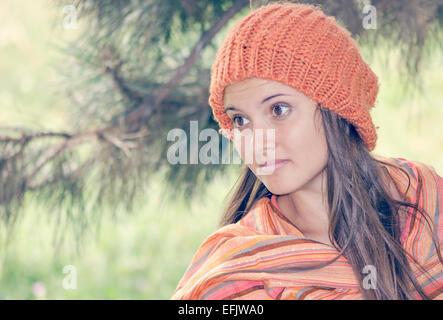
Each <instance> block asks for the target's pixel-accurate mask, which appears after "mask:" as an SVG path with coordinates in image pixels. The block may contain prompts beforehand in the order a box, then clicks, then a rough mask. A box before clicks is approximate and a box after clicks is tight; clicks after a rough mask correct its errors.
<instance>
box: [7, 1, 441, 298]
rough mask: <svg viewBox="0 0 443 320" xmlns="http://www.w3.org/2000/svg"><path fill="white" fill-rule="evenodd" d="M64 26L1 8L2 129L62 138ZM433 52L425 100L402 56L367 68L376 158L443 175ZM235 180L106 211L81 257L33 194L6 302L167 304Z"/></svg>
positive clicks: (65, 119) (47, 15)
mask: <svg viewBox="0 0 443 320" xmlns="http://www.w3.org/2000/svg"><path fill="white" fill-rule="evenodd" d="M54 17H55V19H54ZM57 17H59V20H57ZM62 19H63V12H62V11H61V10H60V8H54V7H53V6H51V4H50V3H47V2H45V1H26V4H24V2H23V1H13V0H3V1H1V2H0V25H1V28H0V126H7V125H8V126H23V127H26V126H31V127H33V128H42V129H43V128H44V129H54V130H56V129H60V128H63V127H64V126H65V125H66V124H67V123H69V121H70V119H69V109H68V107H67V105H68V104H67V103H65V102H66V101H65V97H64V96H63V93H62V92H59V91H58V90H57V83H58V82H57V80H58V78H57V68H55V66H54V64H55V63H54V62H56V61H57V62H60V59H63V57H62V56H60V55H59V54H58V51H57V49H56V46H55V45H54V44H57V43H65V42H67V41H70V40H72V39H73V38H75V36H76V33H77V32H79V30H76V29H69V30H67V29H63V28H62ZM54 21H55V22H54ZM57 21H59V23H57ZM80 28H81V26H80ZM362 52H363V54H364V55H366V51H365V50H364V48H363V49H362ZM431 53H432V55H431V58H429V59H427V60H426V61H425V65H424V67H423V71H422V84H423V95H420V94H417V93H415V94H411V91H410V90H406V91H405V90H404V88H403V87H402V86H401V85H400V80H401V79H399V76H398V72H397V71H398V70H397V69H396V68H397V66H396V64H395V63H394V62H395V60H396V59H397V58H398V54H399V53H398V52H395V51H390V52H388V51H387V50H383V49H382V48H380V49H378V50H376V52H375V55H374V57H373V58H372V60H371V61H370V64H371V66H372V67H373V69H374V71H375V72H376V74H377V75H378V76H379V78H380V83H381V88H380V95H379V97H378V103H377V105H376V107H375V108H374V109H373V110H372V115H373V119H374V123H375V125H376V126H379V127H380V129H379V130H378V141H377V147H376V149H375V150H374V153H376V154H380V155H383V156H393V157H403V158H406V159H410V160H418V161H421V162H424V163H427V164H430V165H432V166H433V167H434V168H435V169H436V170H437V172H438V173H439V175H442V174H443V161H442V159H443V134H442V123H443V108H442V101H443V72H442V71H443V70H442V66H443V63H442V62H443V54H442V52H441V51H440V50H438V49H435V50H434V49H433V50H431ZM388 54H389V55H392V56H391V58H390V59H389V62H388V63H386V62H385V61H386V59H385V58H386V55H388ZM393 61H394V62H393ZM165 143H166V138H165ZM235 180H236V172H235V170H232V172H229V171H228V173H225V175H224V176H223V177H219V178H217V179H216V180H215V181H214V182H213V183H211V184H210V185H209V186H208V187H207V189H208V194H209V195H210V196H206V197H198V196H197V197H195V198H193V199H192V200H189V202H190V204H189V203H188V204H186V203H185V201H186V200H176V201H173V202H171V201H168V202H165V201H162V199H163V197H162V192H161V191H160V190H161V189H160V186H161V185H162V183H163V182H162V180H161V178H158V182H157V185H158V186H159V188H155V187H152V188H150V189H149V190H147V191H146V192H149V194H150V198H149V201H146V200H145V199H144V198H143V197H141V198H140V199H137V202H136V205H135V206H134V210H133V211H131V212H130V213H126V212H112V214H109V212H106V211H107V210H108V211H112V209H111V208H103V214H102V216H103V220H102V221H101V223H100V224H99V228H94V229H91V230H89V231H88V232H87V234H86V235H85V240H84V241H83V242H82V247H81V250H80V251H78V250H77V247H76V246H75V245H74V244H73V241H72V239H73V238H74V237H75V236H76V234H75V232H74V231H71V233H70V234H69V236H68V237H67V238H66V240H65V241H64V242H63V243H62V244H60V245H59V246H58V247H57V248H55V247H54V240H53V230H54V225H55V224H56V223H63V221H62V222H57V212H54V213H53V214H52V213H49V214H48V212H47V211H48V210H49V209H48V207H47V206H45V202H44V201H39V200H37V199H36V198H33V197H32V195H26V197H25V204H24V208H25V212H24V213H25V214H24V215H21V216H20V217H19V220H18V223H17V225H16V228H15V229H14V233H13V235H12V238H11V241H10V243H9V244H8V246H7V247H6V245H5V233H6V230H3V229H0V231H1V232H0V234H1V238H0V241H1V247H0V250H1V256H2V264H1V266H0V299H169V297H170V296H171V294H172V292H173V290H174V289H175V287H176V285H177V283H178V281H179V280H180V278H181V276H182V275H183V274H184V272H185V269H186V267H187V265H188V264H189V262H190V260H191V258H192V256H193V254H194V253H195V251H196V249H197V248H198V246H199V244H200V243H201V242H202V241H203V240H204V239H205V238H206V237H207V236H208V235H209V234H211V233H212V232H213V231H215V230H216V227H217V223H218V219H219V217H220V214H221V211H222V208H223V205H224V198H225V196H226V195H227V193H228V192H229V190H230V189H231V187H232V186H233V184H234V182H235ZM171 191H172V190H171ZM188 205H189V206H188ZM111 215H114V218H112V219H111V218H110V216H111ZM56 249H57V250H56ZM71 265H72V266H74V267H75V268H76V276H77V288H76V289H64V288H63V285H62V283H63V279H64V277H65V276H66V274H64V273H63V268H64V267H65V266H71Z"/></svg>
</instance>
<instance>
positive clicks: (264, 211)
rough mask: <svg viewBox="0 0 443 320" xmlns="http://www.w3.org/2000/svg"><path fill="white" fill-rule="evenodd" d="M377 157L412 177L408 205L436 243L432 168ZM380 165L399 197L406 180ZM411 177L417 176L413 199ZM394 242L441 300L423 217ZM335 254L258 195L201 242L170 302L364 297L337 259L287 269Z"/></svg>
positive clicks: (442, 203) (442, 192)
mask: <svg viewBox="0 0 443 320" xmlns="http://www.w3.org/2000/svg"><path fill="white" fill-rule="evenodd" d="M377 157H378V156H377ZM378 158H380V159H382V160H384V161H386V162H390V163H393V164H396V165H397V166H401V167H403V168H404V169H406V171H407V172H408V174H409V176H410V180H411V185H410V187H409V189H408V192H407V194H406V197H407V200H408V201H411V202H412V203H416V201H417V197H419V201H420V202H419V205H420V206H422V208H423V209H425V210H426V212H427V213H428V214H429V216H430V218H431V221H432V222H433V223H434V228H435V229H434V230H435V231H436V232H438V239H439V243H440V244H442V243H443V242H442V239H443V219H442V218H441V216H442V213H443V179H442V178H441V177H440V176H439V175H438V174H437V173H436V171H435V169H434V168H433V167H431V166H428V165H425V164H423V163H420V162H416V161H414V162H412V161H408V160H406V159H403V158H382V157H378ZM386 168H387V169H388V170H389V172H390V174H391V175H392V176H393V178H394V181H395V182H396V184H397V186H398V188H399V191H401V192H402V193H404V192H405V191H406V190H407V188H408V179H407V177H405V175H404V174H403V173H402V172H401V171H399V170H393V169H392V168H391V167H389V166H386ZM418 176H421V178H422V192H421V193H420V194H419V195H417V194H416V190H417V185H418V178H417V177H418ZM400 241H401V243H402V245H403V247H404V248H405V250H406V251H407V252H408V253H410V254H411V255H412V256H413V257H415V258H416V259H417V261H418V262H419V263H420V264H421V265H422V266H423V267H424V268H425V270H426V271H427V273H428V274H427V275H426V274H423V273H422V271H421V269H419V268H418V267H417V266H416V265H415V263H413V261H412V260H410V258H408V259H409V261H410V265H411V268H412V270H413V272H414V275H415V276H416V279H417V281H418V283H419V284H420V285H422V287H423V289H424V292H425V293H426V294H427V295H429V296H430V297H431V298H432V299H438V300H442V299H443V267H442V265H441V264H440V262H439V259H438V256H437V253H436V250H435V247H434V245H433V242H432V235H431V233H430V232H429V228H428V227H427V225H426V222H425V220H424V218H423V217H422V216H421V215H417V214H415V212H413V209H412V208H409V214H408V217H407V219H406V222H405V224H404V227H403V229H402V233H401V237H400ZM337 255H338V251H337V249H335V248H334V247H331V246H329V245H327V244H324V243H320V242H317V241H314V240H310V239H307V238H305V237H303V234H302V233H301V232H300V230H298V229H297V228H296V227H295V226H294V225H293V224H292V223H291V222H290V221H289V220H288V219H287V218H286V217H285V216H284V215H283V214H282V212H281V211H280V210H279V208H278V206H277V203H276V196H275V195H273V196H271V198H261V199H259V200H258V201H256V203H255V205H254V206H253V208H252V209H251V210H250V211H249V212H248V213H247V214H246V215H245V216H243V217H242V219H241V220H240V221H238V222H237V223H235V224H230V225H226V226H224V227H222V228H220V229H219V230H217V231H216V232H214V233H213V234H212V235H210V236H209V237H208V238H207V239H206V240H205V241H204V242H203V243H202V244H201V246H200V247H199V249H198V250H197V252H196V253H195V255H194V257H193V259H192V261H191V263H190V265H189V267H188V269H187V270H186V272H185V274H184V275H183V277H182V279H181V280H180V282H179V284H178V286H177V288H176V289H175V291H174V293H173V295H172V298H171V299H211V300H220V299H249V300H268V299H353V300H354V299H363V294H362V292H361V289H360V286H359V283H358V280H357V278H356V276H355V274H354V270H353V268H352V266H351V265H350V263H349V262H348V260H347V259H346V257H345V256H343V255H342V256H341V257H339V258H338V259H337V260H336V261H334V262H333V263H331V264H329V265H327V266H325V267H322V268H319V269H314V270H308V271H299V270H298V271H294V268H295V267H300V266H306V265H312V264H313V263H321V262H327V261H329V260H332V259H333V258H334V257H336V256H337ZM429 276H431V277H432V278H433V279H434V280H435V281H430V278H429ZM417 299H420V297H419V295H418V294H417Z"/></svg>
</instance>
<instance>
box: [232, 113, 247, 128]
mask: <svg viewBox="0 0 443 320" xmlns="http://www.w3.org/2000/svg"><path fill="white" fill-rule="evenodd" d="M232 122H233V123H234V125H235V126H236V127H237V128H241V127H243V126H244V125H246V124H248V123H249V120H248V119H246V118H245V117H242V116H234V117H233V118H232Z"/></svg>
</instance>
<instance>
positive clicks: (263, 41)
mask: <svg viewBox="0 0 443 320" xmlns="http://www.w3.org/2000/svg"><path fill="white" fill-rule="evenodd" d="M253 77H255V78H262V79H267V80H274V81H278V82H280V83H283V84H285V85H288V86H290V87H293V88H295V89H296V90H298V91H300V92H302V93H304V94H305V95H306V96H307V97H309V98H311V99H312V100H315V101H316V102H318V103H320V104H321V105H322V106H323V107H325V108H328V109H329V110H331V111H333V112H335V113H336V114H338V115H339V116H341V117H342V118H345V119H346V120H348V121H349V122H350V123H352V124H354V125H355V127H356V129H357V132H358V133H359V134H360V137H361V138H362V140H363V141H364V142H365V144H366V146H367V147H368V149H369V151H372V150H373V149H374V148H375V142H376V140H377V134H376V131H375V127H374V124H373V123H372V119H371V116H370V114H369V109H370V108H371V107H373V106H374V103H375V99H376V97H377V93H378V83H377V76H376V75H375V74H374V72H372V70H371V69H370V67H369V66H368V65H367V64H366V63H365V62H364V61H363V59H362V57H361V56H360V53H359V49H358V47H357V44H356V43H355V41H354V40H353V39H352V38H351V35H350V32H349V31H347V30H346V29H344V28H342V27H341V26H339V25H338V24H337V23H336V21H335V19H334V17H327V16H325V14H324V13H323V12H322V11H320V10H319V9H316V8H314V7H312V6H310V5H305V4H294V3H273V4H268V5H265V6H262V7H260V8H258V9H256V10H254V11H253V12H251V13H250V14H249V15H248V16H246V17H244V18H242V19H241V20H240V21H238V22H237V23H236V24H235V26H234V27H233V29H232V30H231V31H230V32H229V34H228V36H227V37H226V39H225V40H224V41H223V43H222V45H221V46H220V48H219V50H218V51H217V54H216V58H215V62H214V64H213V66H212V69H211V85H210V90H209V91H210V96H209V104H210V105H211V107H212V112H213V114H214V117H215V119H216V120H217V122H218V123H219V125H220V127H221V129H222V130H223V129H225V130H229V129H233V125H232V121H231V119H230V118H229V117H228V115H227V114H226V113H225V111H224V103H223V94H224V89H225V87H226V86H228V85H229V84H231V83H233V82H237V81H241V80H244V79H247V78H253ZM230 132H231V134H228V136H230V138H232V131H230Z"/></svg>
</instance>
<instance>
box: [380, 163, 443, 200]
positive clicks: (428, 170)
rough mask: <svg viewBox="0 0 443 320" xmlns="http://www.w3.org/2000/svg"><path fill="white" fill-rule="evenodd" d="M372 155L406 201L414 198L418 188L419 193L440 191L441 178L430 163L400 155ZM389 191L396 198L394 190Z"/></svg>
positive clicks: (441, 186) (442, 180) (442, 184)
mask: <svg viewBox="0 0 443 320" xmlns="http://www.w3.org/2000/svg"><path fill="white" fill-rule="evenodd" d="M373 157H374V158H375V159H376V160H379V163H380V164H381V165H382V167H384V168H385V169H386V170H387V172H388V173H389V175H390V176H391V178H392V179H393V180H394V182H395V184H396V187H397V188H396V189H397V190H398V191H399V192H400V193H401V194H403V195H405V196H406V199H407V200H408V201H413V200H414V198H415V197H416V196H417V189H418V188H420V189H421V193H426V194H434V195H435V194H437V193H439V192H442V190H441V189H442V188H443V179H442V178H441V176H439V175H438V173H437V171H436V170H435V168H434V167H433V166H432V165H431V164H427V163H424V162H422V161H419V160H411V159H405V158H402V157H382V156H373ZM383 178H384V177H383ZM391 191H393V196H394V198H396V199H397V196H396V192H395V190H394V189H391ZM397 200H398V199H397Z"/></svg>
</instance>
